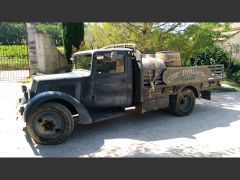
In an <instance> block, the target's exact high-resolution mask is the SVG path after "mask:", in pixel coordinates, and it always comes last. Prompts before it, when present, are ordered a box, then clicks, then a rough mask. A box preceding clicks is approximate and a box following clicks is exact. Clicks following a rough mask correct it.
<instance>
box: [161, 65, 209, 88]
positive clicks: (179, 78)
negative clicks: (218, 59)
mask: <svg viewBox="0 0 240 180" xmlns="http://www.w3.org/2000/svg"><path fill="white" fill-rule="evenodd" d="M211 74H212V72H211V70H210V69H209V68H208V67H207V66H190V67H169V68H167V70H166V71H164V73H163V82H164V83H165V84H166V85H180V84H186V83H198V82H207V81H208V79H209V78H210V77H211Z"/></svg>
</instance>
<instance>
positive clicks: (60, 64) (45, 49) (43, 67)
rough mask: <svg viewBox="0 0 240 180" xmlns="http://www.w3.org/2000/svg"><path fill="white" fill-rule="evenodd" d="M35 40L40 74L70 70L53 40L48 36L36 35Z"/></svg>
mask: <svg viewBox="0 0 240 180" xmlns="http://www.w3.org/2000/svg"><path fill="white" fill-rule="evenodd" d="M35 39H36V51H37V59H38V67H39V72H40V73H44V74H53V73H59V72H65V71H66V70H67V69H70V67H69V65H68V63H67V60H66V59H65V57H64V55H63V54H62V53H61V52H60V51H59V50H58V49H57V47H56V46H55V43H54V40H53V39H52V38H51V37H50V36H49V35H48V34H42V33H36V34H35Z"/></svg>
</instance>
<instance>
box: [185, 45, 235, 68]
mask: <svg viewBox="0 0 240 180" xmlns="http://www.w3.org/2000/svg"><path fill="white" fill-rule="evenodd" d="M230 62H231V59H230V54H229V53H228V52H226V51H224V50H223V49H222V48H220V47H219V46H212V47H208V48H205V49H204V50H202V51H201V52H200V53H199V54H198V55H197V56H195V57H191V58H190V63H191V65H192V66H195V65H197V66H201V65H213V64H224V67H225V68H228V67H229V64H230Z"/></svg>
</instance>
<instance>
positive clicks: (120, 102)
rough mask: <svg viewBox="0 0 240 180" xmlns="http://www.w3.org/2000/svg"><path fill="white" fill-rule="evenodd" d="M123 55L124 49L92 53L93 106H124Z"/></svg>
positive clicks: (125, 77) (125, 87)
mask: <svg viewBox="0 0 240 180" xmlns="http://www.w3.org/2000/svg"><path fill="white" fill-rule="evenodd" d="M125 56H126V52H124V51H104V52H97V53H95V54H94V56H93V59H94V61H93V62H94V68H93V69H94V70H93V71H94V86H93V105H94V107H97V108H111V107H125V106H126V104H127V99H128V93H127V83H128V81H127V71H126V61H125V59H126V58H125Z"/></svg>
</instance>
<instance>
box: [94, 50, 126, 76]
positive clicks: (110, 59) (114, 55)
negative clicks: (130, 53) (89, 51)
mask: <svg viewBox="0 0 240 180" xmlns="http://www.w3.org/2000/svg"><path fill="white" fill-rule="evenodd" d="M96 72H97V73H98V74H102V73H108V74H113V73H124V54H123V53H122V52H116V51H112V52H103V53H98V54H97V55H96Z"/></svg>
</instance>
